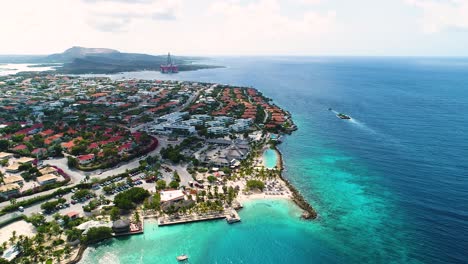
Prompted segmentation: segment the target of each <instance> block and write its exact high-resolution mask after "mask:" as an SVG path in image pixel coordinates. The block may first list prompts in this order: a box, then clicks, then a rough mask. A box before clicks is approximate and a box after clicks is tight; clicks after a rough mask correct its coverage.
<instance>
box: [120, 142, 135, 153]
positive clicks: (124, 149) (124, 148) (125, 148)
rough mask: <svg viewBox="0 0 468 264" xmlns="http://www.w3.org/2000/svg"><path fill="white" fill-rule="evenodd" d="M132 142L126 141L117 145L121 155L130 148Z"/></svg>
mask: <svg viewBox="0 0 468 264" xmlns="http://www.w3.org/2000/svg"><path fill="white" fill-rule="evenodd" d="M132 145H133V144H132V142H127V143H125V144H123V145H122V146H120V147H119V154H120V155H122V154H124V153H125V152H128V151H130V150H132V148H133V147H132Z"/></svg>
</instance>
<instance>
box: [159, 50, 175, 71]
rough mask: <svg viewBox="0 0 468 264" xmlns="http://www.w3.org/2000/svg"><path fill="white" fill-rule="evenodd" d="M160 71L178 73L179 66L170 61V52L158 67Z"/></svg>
mask: <svg viewBox="0 0 468 264" xmlns="http://www.w3.org/2000/svg"><path fill="white" fill-rule="evenodd" d="M160 70H161V73H178V72H179V67H177V65H176V64H173V63H172V58H171V53H167V62H166V64H162V65H161V67H160Z"/></svg>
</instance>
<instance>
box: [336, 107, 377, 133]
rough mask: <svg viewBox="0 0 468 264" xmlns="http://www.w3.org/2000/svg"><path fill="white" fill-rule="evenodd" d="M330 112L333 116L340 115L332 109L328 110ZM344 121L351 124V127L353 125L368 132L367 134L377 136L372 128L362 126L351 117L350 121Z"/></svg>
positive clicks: (362, 124)
mask: <svg viewBox="0 0 468 264" xmlns="http://www.w3.org/2000/svg"><path fill="white" fill-rule="evenodd" d="M330 111H331V112H332V113H334V114H335V115H338V114H340V113H339V112H337V111H335V110H333V109H330ZM346 121H347V122H349V123H351V124H353V125H355V126H356V127H358V128H359V129H362V130H364V131H366V132H368V133H371V134H378V133H377V132H376V131H375V130H373V129H372V128H370V127H368V126H367V125H366V124H364V123H362V122H360V121H358V120H356V119H355V118H353V117H351V119H347V120H346Z"/></svg>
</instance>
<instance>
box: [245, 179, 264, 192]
mask: <svg viewBox="0 0 468 264" xmlns="http://www.w3.org/2000/svg"><path fill="white" fill-rule="evenodd" d="M247 188H249V189H250V190H252V189H258V190H261V191H263V189H264V188H265V183H263V182H262V181H259V180H248V181H247Z"/></svg>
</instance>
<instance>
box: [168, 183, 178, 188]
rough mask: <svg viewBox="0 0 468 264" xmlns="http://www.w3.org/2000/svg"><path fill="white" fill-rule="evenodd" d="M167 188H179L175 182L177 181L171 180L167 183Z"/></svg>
mask: <svg viewBox="0 0 468 264" xmlns="http://www.w3.org/2000/svg"><path fill="white" fill-rule="evenodd" d="M169 188H171V189H177V188H179V182H177V181H171V182H170V183H169Z"/></svg>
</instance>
